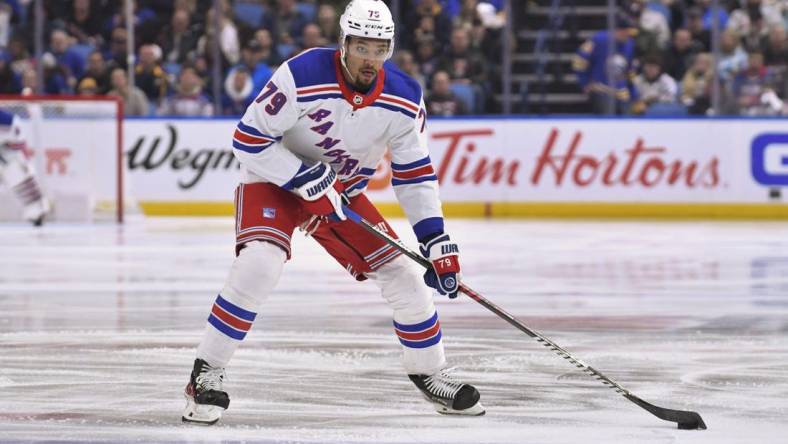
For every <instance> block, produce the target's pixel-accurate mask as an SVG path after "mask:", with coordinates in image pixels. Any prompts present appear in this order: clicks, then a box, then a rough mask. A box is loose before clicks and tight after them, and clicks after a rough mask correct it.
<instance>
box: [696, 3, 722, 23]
mask: <svg viewBox="0 0 788 444" xmlns="http://www.w3.org/2000/svg"><path fill="white" fill-rule="evenodd" d="M697 3H698V6H700V8H701V11H702V14H703V28H704V29H711V28H712V26H714V17H715V15H716V16H717V22H718V24H719V27H720V29H725V28H726V27H727V26H728V12H727V11H725V8H723V7H721V6H716V7H715V6H714V5H713V4H712V0H697Z"/></svg>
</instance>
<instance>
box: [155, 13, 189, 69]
mask: <svg viewBox="0 0 788 444" xmlns="http://www.w3.org/2000/svg"><path fill="white" fill-rule="evenodd" d="M197 39H198V36H197V34H196V33H195V32H194V31H192V29H191V16H190V15H189V11H188V10H186V9H176V10H175V12H174V13H173V14H172V19H171V20H170V25H169V26H167V27H165V28H164V30H163V31H162V33H161V34H160V36H159V46H160V47H161V49H162V52H163V54H164V57H163V60H164V61H166V62H167V63H178V64H182V63H184V62H186V61H193V60H194V58H195V55H194V52H195V50H196V49H197Z"/></svg>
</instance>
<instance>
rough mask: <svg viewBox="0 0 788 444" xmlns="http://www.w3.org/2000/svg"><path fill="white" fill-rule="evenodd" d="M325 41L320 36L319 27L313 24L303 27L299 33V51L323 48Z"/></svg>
mask: <svg viewBox="0 0 788 444" xmlns="http://www.w3.org/2000/svg"><path fill="white" fill-rule="evenodd" d="M327 43H328V42H326V39H325V38H323V35H322V34H321V31H320V27H319V26H317V25H316V24H314V23H309V24H308V25H306V26H304V30H303V31H302V33H301V49H302V50H305V49H310V48H323V47H325V46H326V45H327Z"/></svg>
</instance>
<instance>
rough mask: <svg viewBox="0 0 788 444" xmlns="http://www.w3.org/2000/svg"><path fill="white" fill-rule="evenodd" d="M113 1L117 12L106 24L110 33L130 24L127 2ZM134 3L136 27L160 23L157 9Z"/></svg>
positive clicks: (147, 26)
mask: <svg viewBox="0 0 788 444" xmlns="http://www.w3.org/2000/svg"><path fill="white" fill-rule="evenodd" d="M54 3H59V2H54ZM113 3H115V5H116V6H115V12H114V14H113V15H112V16H111V17H110V18H109V20H108V22H107V25H106V26H105V28H106V30H107V31H108V32H110V33H111V32H113V31H114V30H115V29H117V28H124V29H125V28H128V24H127V23H126V6H125V4H126V2H125V1H117V2H113ZM143 3H146V2H143ZM132 5H133V6H132V9H133V10H134V18H133V20H134V29H136V30H140V31H141V30H145V29H147V28H149V27H150V26H151V25H153V26H156V25H157V24H158V20H157V15H156V11H154V10H153V9H151V8H149V7H147V6H144V5H140V2H139V1H136V0H132Z"/></svg>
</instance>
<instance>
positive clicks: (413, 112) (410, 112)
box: [372, 94, 419, 119]
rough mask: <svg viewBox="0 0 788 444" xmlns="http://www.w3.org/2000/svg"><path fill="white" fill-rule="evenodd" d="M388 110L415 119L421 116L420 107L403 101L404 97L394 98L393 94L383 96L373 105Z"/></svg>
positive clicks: (408, 101)
mask: <svg viewBox="0 0 788 444" xmlns="http://www.w3.org/2000/svg"><path fill="white" fill-rule="evenodd" d="M372 106H378V107H381V108H385V109H388V110H390V111H398V112H401V113H402V114H405V115H406V116H408V117H410V118H412V119H415V118H416V116H417V115H418V114H419V106H418V105H416V104H415V103H413V102H411V101H410V100H406V99H403V98H402V97H397V96H393V95H391V94H381V95H380V97H378V99H377V100H376V101H375V103H373V104H372Z"/></svg>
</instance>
